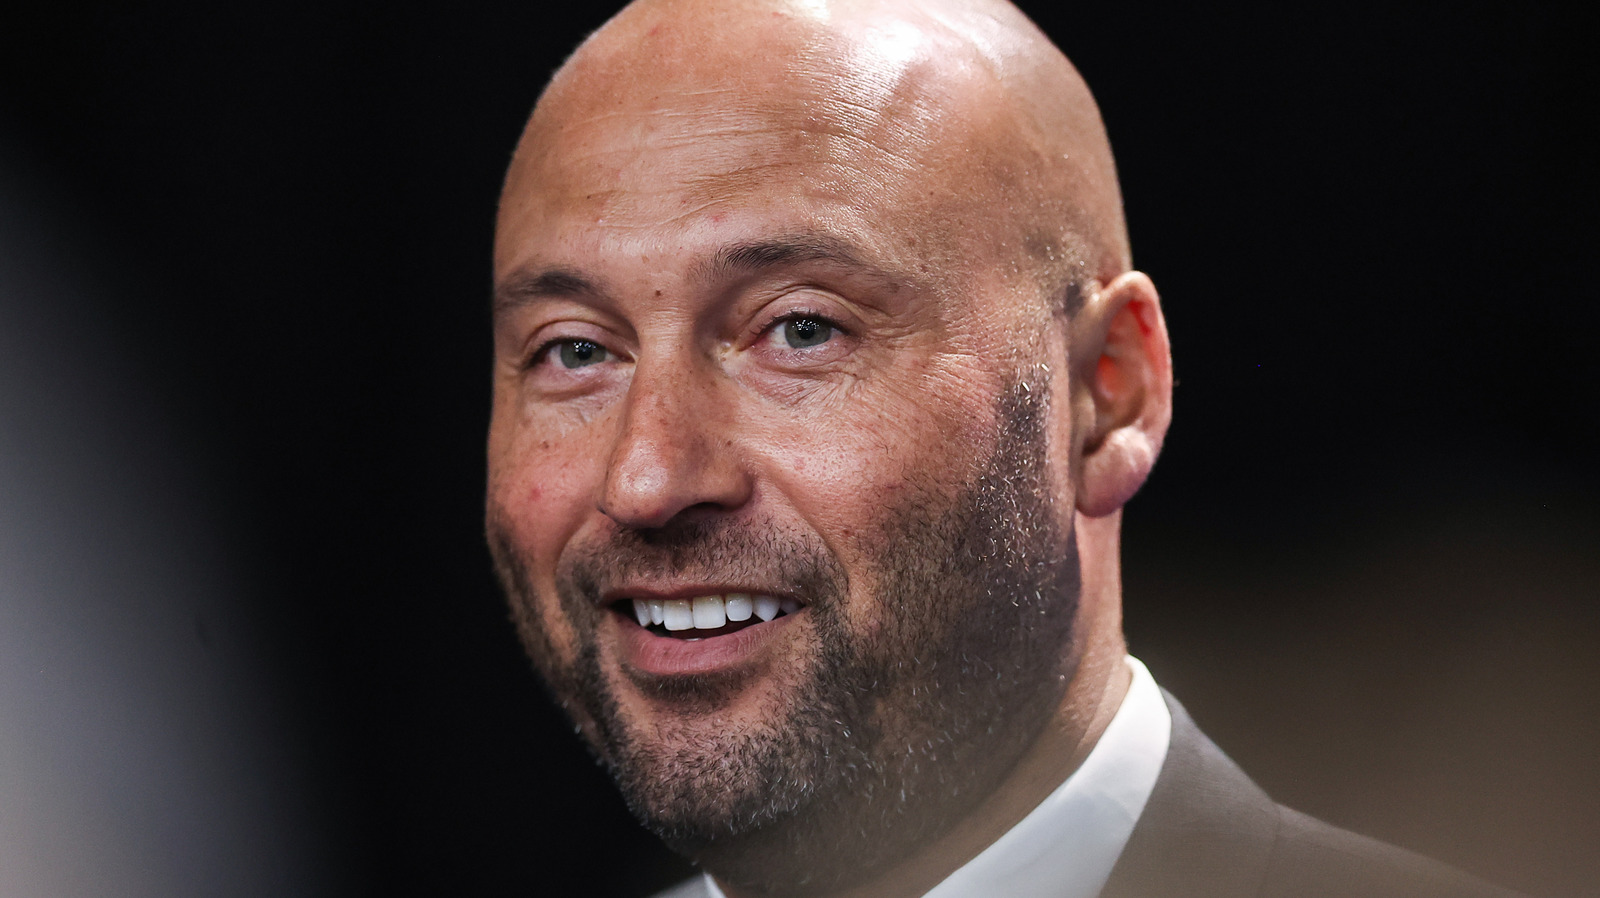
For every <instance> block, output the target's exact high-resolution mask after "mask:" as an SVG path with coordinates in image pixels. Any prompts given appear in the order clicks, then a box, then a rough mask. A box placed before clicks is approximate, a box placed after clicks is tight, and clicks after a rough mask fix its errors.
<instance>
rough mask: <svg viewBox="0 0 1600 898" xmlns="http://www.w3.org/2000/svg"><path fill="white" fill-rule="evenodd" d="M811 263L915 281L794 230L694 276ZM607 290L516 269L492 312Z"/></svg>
mask: <svg viewBox="0 0 1600 898" xmlns="http://www.w3.org/2000/svg"><path fill="white" fill-rule="evenodd" d="M807 262H828V263H832V264H835V265H838V266H840V267H843V268H847V269H850V270H851V271H852V272H853V273H855V274H860V275H865V276H867V277H870V278H873V279H875V280H879V281H882V282H883V283H885V284H904V283H907V282H909V281H910V280H911V278H909V277H907V276H905V275H902V274H900V273H898V272H895V271H891V270H889V269H886V268H884V267H882V266H880V265H877V264H874V263H872V262H869V261H867V259H866V258H865V257H864V256H862V255H861V253H860V252H859V251H857V250H856V248H855V247H854V246H853V245H852V244H850V243H849V242H847V241H844V240H841V239H839V238H837V237H832V236H829V235H826V234H791V235H787V236H782V237H773V238H769V239H765V240H752V241H748V242H744V243H736V244H733V245H731V246H726V247H723V248H722V249H720V250H718V251H717V253H716V255H714V256H712V257H711V258H710V259H709V260H706V261H704V262H701V263H699V264H697V265H695V267H694V269H693V270H692V272H691V277H692V279H693V280H695V281H699V282H701V283H708V282H716V281H725V280H729V279H732V278H735V277H741V276H745V277H747V276H750V275H753V274H760V273H762V272H764V271H768V270H770V269H773V268H782V267H785V266H790V265H801V264H805V263H807ZM604 294H605V290H604V289H603V288H602V287H601V285H600V284H599V283H598V282H596V281H594V280H592V279H590V278H588V277H586V276H585V275H583V274H582V273H581V272H578V271H575V270H573V269H571V268H565V267H559V266H558V267H552V268H547V269H544V270H542V271H524V272H515V273H513V274H512V275H510V276H509V277H507V278H506V279H505V280H504V281H503V282H501V283H500V284H499V285H498V286H496V287H495V289H494V302H493V314H494V316H495V317H496V318H498V317H500V316H501V315H503V314H505V313H507V312H509V311H512V310H513V309H516V308H518V307H520V306H523V305H526V304H528V303H530V302H534V301H536V300H540V299H561V298H577V297H599V296H603V295H604Z"/></svg>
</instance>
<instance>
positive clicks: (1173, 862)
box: [657, 693, 1512, 898]
mask: <svg viewBox="0 0 1600 898" xmlns="http://www.w3.org/2000/svg"><path fill="white" fill-rule="evenodd" d="M1163 695H1166V693H1163ZM1166 699H1167V707H1168V708H1169V709H1170V710H1171V711H1172V741H1171V743H1170V745H1169V746H1168V748H1167V760H1166V762H1165V763H1164V764H1163V765H1162V767H1161V774H1160V776H1159V777H1158V778H1157V779H1156V785H1155V789H1154V791H1152V792H1151V793H1150V801H1149V803H1147V804H1146V805H1145V808H1144V813H1143V814H1141V815H1140V816H1139V823H1138V825H1136V826H1135V827H1134V830H1133V835H1132V836H1130V837H1129V839H1128V844H1127V847H1126V848H1124V849H1123V851H1122V857H1121V858H1119V859H1118V860H1117V866H1116V868H1115V869H1113V870H1112V872H1111V879H1110V881H1109V882H1107V883H1106V887H1105V889H1104V890H1103V891H1102V892H1101V893H1100V896H1101V898H1512V893H1511V892H1507V891H1505V890H1503V889H1499V888H1496V887H1494V886H1491V885H1489V884H1487V883H1484V882H1481V881H1479V880H1476V879H1473V878H1472V877H1470V876H1467V875H1466V874H1464V873H1462V872H1460V871H1458V870H1454V869H1452V868H1450V867H1446V866H1444V865H1443V864H1440V863H1437V862H1435V861H1430V860H1428V859H1427V858H1424V857H1421V856H1420V855H1416V854H1412V853H1411V852H1409V851H1404V850H1402V849H1399V848H1396V847H1394V846H1393V845H1386V844H1384V843H1382V842H1378V841H1376V840H1373V839H1369V838H1367V837H1365V836H1358V835H1356V834H1355V833H1351V832H1346V831H1344V830H1342V829H1336V828H1334V827H1332V826H1329V825H1328V824H1326V823H1322V822H1320V821H1318V820H1313V819H1312V818H1310V817H1307V816H1306V815H1304V814H1302V813H1299V812H1298V811H1291V810H1289V809H1288V808H1286V807H1283V806H1282V805H1279V804H1276V803H1275V802H1273V800H1272V799H1270V798H1268V797H1267V793H1265V792H1263V791H1261V788H1260V787H1259V786H1257V785H1256V784H1255V783H1253V782H1251V781H1250V777H1248V776H1245V774H1244V771H1242V770H1240V769H1239V767H1238V765H1236V764H1234V763H1233V762H1232V761H1230V760H1229V759H1228V756H1227V755H1225V754H1223V753H1222V750H1221V749H1219V748H1217V746H1216V745H1215V744H1213V743H1212V741H1211V740H1210V739H1207V738H1206V736H1205V734H1204V733H1202V732H1200V729H1199V728H1198V727H1196V726H1195V724H1194V721H1193V720H1191V719H1189V715H1188V713H1187V712H1185V711H1184V710H1183V706H1182V705H1180V704H1178V701H1177V700H1176V699H1174V698H1173V697H1172V696H1171V695H1166ZM706 894H707V893H706V891H705V887H704V886H703V885H702V883H701V880H700V879H699V877H696V878H695V879H693V880H690V881H689V882H686V883H683V884H681V885H679V886H678V887H677V888H675V889H671V890H669V891H667V892H663V893H661V894H660V895H658V896H657V898H701V896H705V895H706ZM995 898H1005V896H1003V895H997V896H995Z"/></svg>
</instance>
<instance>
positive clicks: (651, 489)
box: [600, 353, 748, 528]
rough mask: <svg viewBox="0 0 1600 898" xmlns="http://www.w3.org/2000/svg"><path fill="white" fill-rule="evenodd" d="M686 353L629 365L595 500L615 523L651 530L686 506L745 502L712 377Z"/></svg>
mask: <svg viewBox="0 0 1600 898" xmlns="http://www.w3.org/2000/svg"><path fill="white" fill-rule="evenodd" d="M687 355H688V354H687V353H686V354H684V355H674V356H671V357H656V358H651V357H648V356H646V357H642V358H641V359H640V360H639V362H637V363H636V366H635V369H634V372H633V377H632V380H631V382H630V383H629V386H628V393H627V396H626V398H625V399H624V402H623V407H622V410H621V412H622V414H621V419H620V421H619V423H618V429H617V432H616V438H615V441H614V443H613V444H612V446H611V454H610V457H609V458H608V459H607V463H606V476H605V485H604V489H603V493H602V495H601V497H600V509H601V511H603V512H604V513H605V514H606V515H608V516H609V517H611V518H612V519H613V520H615V521H616V522H617V523H619V524H621V525H623V526H626V527H633V528H648V527H659V526H662V525H663V524H665V523H667V522H668V521H670V520H672V518H674V517H675V516H677V515H678V514H679V513H681V512H683V511H685V510H687V509H691V508H696V507H701V506H705V507H718V508H724V509H731V508H734V507H737V506H738V505H739V504H742V503H743V501H744V500H745V499H746V498H747V497H748V481H747V478H746V476H745V472H744V471H743V469H742V467H741V465H740V463H739V460H738V458H737V457H736V450H735V445H736V441H735V440H733V439H731V436H730V434H728V433H727V432H726V423H727V422H726V418H725V416H724V415H723V414H722V413H721V411H720V405H721V403H720V401H719V397H718V395H717V394H718V392H719V390H718V387H719V378H718V375H717V373H716V371H715V370H714V369H713V367H712V366H710V365H708V364H705V363H703V362H702V361H701V360H698V359H693V358H686V357H685V356H687Z"/></svg>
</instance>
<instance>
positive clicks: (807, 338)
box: [782, 317, 833, 349]
mask: <svg viewBox="0 0 1600 898" xmlns="http://www.w3.org/2000/svg"><path fill="white" fill-rule="evenodd" d="M782 324H783V340H784V342H785V343H787V344H788V345H789V348H790V349H810V348H811V347H813V346H821V345H822V344H824V343H826V342H828V341H829V340H831V339H833V325H832V324H831V323H829V322H828V321H825V320H823V319H821V318H812V317H804V318H788V319H785V320H784V321H783V322H782Z"/></svg>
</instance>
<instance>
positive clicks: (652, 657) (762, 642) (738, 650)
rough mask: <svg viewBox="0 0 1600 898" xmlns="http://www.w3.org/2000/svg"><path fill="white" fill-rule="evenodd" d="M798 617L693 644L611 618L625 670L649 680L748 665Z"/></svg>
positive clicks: (775, 620)
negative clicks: (614, 624)
mask: <svg viewBox="0 0 1600 898" xmlns="http://www.w3.org/2000/svg"><path fill="white" fill-rule="evenodd" d="M797 616H798V615H793V614H786V615H784V616H782V617H779V618H774V619H773V620H770V621H765V622H763V623H759V624H755V625H753V626H749V627H745V628H744V629H742V630H739V631H737V632H734V633H729V634H728V635H726V636H709V637H705V638H702V639H694V640H692V641H691V640H690V639H678V638H674V637H671V636H657V635H656V634H654V633H652V632H650V631H649V630H646V629H645V628H643V627H641V626H639V625H638V624H637V623H635V622H634V621H632V620H630V619H628V618H626V617H623V616H622V615H620V614H616V615H612V620H613V621H615V623H616V627H617V629H618V631H619V635H620V637H621V638H620V639H619V640H618V641H619V643H620V645H621V649H622V659H621V660H622V664H623V667H625V668H628V669H631V670H633V671H635V672H638V673H641V674H645V675H647V676H657V677H673V676H688V675H691V674H709V673H719V672H722V671H726V670H731V669H733V668H736V667H739V666H740V665H743V664H748V663H750V662H751V661H752V660H754V659H756V658H757V657H758V656H759V655H760V654H761V653H762V650H763V649H765V648H766V647H767V646H768V645H769V644H770V643H771V642H772V641H773V640H774V639H776V638H777V637H778V636H780V635H781V634H782V633H783V631H784V630H785V629H787V628H788V626H789V623H790V622H791V621H792V620H793V619H794V618H795V617H797Z"/></svg>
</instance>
